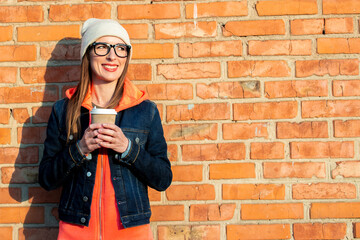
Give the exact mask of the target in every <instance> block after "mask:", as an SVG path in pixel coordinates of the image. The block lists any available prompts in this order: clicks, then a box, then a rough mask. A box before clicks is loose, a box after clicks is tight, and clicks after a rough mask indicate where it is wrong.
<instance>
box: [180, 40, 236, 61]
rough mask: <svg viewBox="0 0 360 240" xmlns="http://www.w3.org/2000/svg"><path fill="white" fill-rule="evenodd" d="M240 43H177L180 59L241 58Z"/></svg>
mask: <svg viewBox="0 0 360 240" xmlns="http://www.w3.org/2000/svg"><path fill="white" fill-rule="evenodd" d="M241 55H242V42H241V41H217V42H196V43H188V42H184V43H179V56H180V57H182V58H198V57H224V56H241Z"/></svg>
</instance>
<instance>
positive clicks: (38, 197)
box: [28, 187, 61, 203]
mask: <svg viewBox="0 0 360 240" xmlns="http://www.w3.org/2000/svg"><path fill="white" fill-rule="evenodd" d="M28 195H29V196H28V199H29V202H30V203H58V202H59V200H60V195H61V189H56V190H53V191H51V192H48V191H45V190H44V189H43V188H40V187H29V190H28Z"/></svg>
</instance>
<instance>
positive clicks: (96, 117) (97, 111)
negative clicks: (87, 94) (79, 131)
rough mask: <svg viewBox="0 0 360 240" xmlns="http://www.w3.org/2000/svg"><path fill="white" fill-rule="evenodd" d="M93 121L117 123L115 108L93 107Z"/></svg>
mask: <svg viewBox="0 0 360 240" xmlns="http://www.w3.org/2000/svg"><path fill="white" fill-rule="evenodd" d="M90 113H91V123H113V124H115V118H116V111H115V109H105V108H93V109H92V110H91V112H90Z"/></svg>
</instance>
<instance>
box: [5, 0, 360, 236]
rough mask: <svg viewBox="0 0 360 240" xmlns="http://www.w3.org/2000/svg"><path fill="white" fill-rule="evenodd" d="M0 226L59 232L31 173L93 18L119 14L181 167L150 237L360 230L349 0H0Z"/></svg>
mask: <svg viewBox="0 0 360 240" xmlns="http://www.w3.org/2000/svg"><path fill="white" fill-rule="evenodd" d="M0 4H1V5H0V33H1V34H0V144H1V146H0V170H1V171H0V174H1V182H0V239H4V240H7V239H14V240H21V239H30V238H31V239H55V236H56V234H57V224H58V222H57V213H56V212H57V209H56V203H57V201H58V198H59V191H54V192H52V193H47V192H45V191H44V190H42V189H41V188H40V187H39V185H38V184H37V166H38V163H39V159H41V156H42V150H43V146H42V142H43V140H44V132H45V128H46V122H47V118H48V116H49V113H50V110H51V106H52V104H53V103H54V102H55V101H56V100H58V99H60V98H62V97H63V96H64V95H63V93H64V91H65V90H66V89H67V88H69V87H70V86H73V85H74V84H75V83H76V81H77V80H78V78H79V61H78V58H79V57H78V56H79V37H80V36H79V31H80V28H81V25H82V23H83V22H84V21H85V20H86V19H88V18H90V17H97V18H112V19H116V20H118V21H119V22H120V23H121V24H123V25H124V27H125V28H126V29H127V30H128V32H129V34H130V37H131V39H132V43H133V47H134V54H133V60H132V65H131V67H130V72H129V76H130V78H131V79H133V81H134V82H135V83H136V84H137V85H138V86H139V87H140V88H141V89H144V90H146V91H147V92H148V93H149V96H150V98H151V99H152V100H154V101H155V102H156V103H157V104H158V107H159V110H160V112H161V116H162V120H163V125H164V131H165V136H166V139H167V141H168V145H169V158H170V160H171V162H172V169H173V172H174V182H173V184H172V186H171V187H170V188H169V189H168V190H167V191H166V192H164V193H159V192H156V191H154V190H150V198H151V202H152V211H153V215H152V218H151V220H152V224H151V227H152V229H153V232H154V236H155V239H158V240H165V239H166V240H167V239H169V240H175V239H187V240H190V239H204V240H205V239H206V240H210V239H221V240H223V239H228V240H233V239H345V238H346V239H353V238H360V221H359V220H358V218H359V217H360V200H359V183H358V181H357V180H358V179H359V177H360V152H359V151H360V149H359V137H360V119H359V117H360V98H359V96H360V77H359V59H358V57H359V55H358V54H359V53H360V47H359V46H360V40H359V29H360V27H359V14H360V1H357V0H248V1H246V0H242V1H226V0H225V1H223V0H221V1H220V0H219V1H218V2H216V1H214V0H202V1H176V0H171V1H170V0H169V1H165V0H164V1H161V0H155V1H151V2H150V1H149V0H146V1H145V0H139V1H129V0H128V1H126V0H124V1H116V0H114V1H96V0H95V1H87V0H68V1H44V0H38V1H37V0H18V1H17V2H16V1H13V0H2V1H0Z"/></svg>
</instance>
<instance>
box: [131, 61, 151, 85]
mask: <svg viewBox="0 0 360 240" xmlns="http://www.w3.org/2000/svg"><path fill="white" fill-rule="evenodd" d="M151 74H152V71H151V65H150V64H146V63H145V64H130V65H129V69H128V72H127V74H126V75H127V77H128V78H129V79H130V80H134V81H142V80H145V81H150V80H151Z"/></svg>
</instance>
